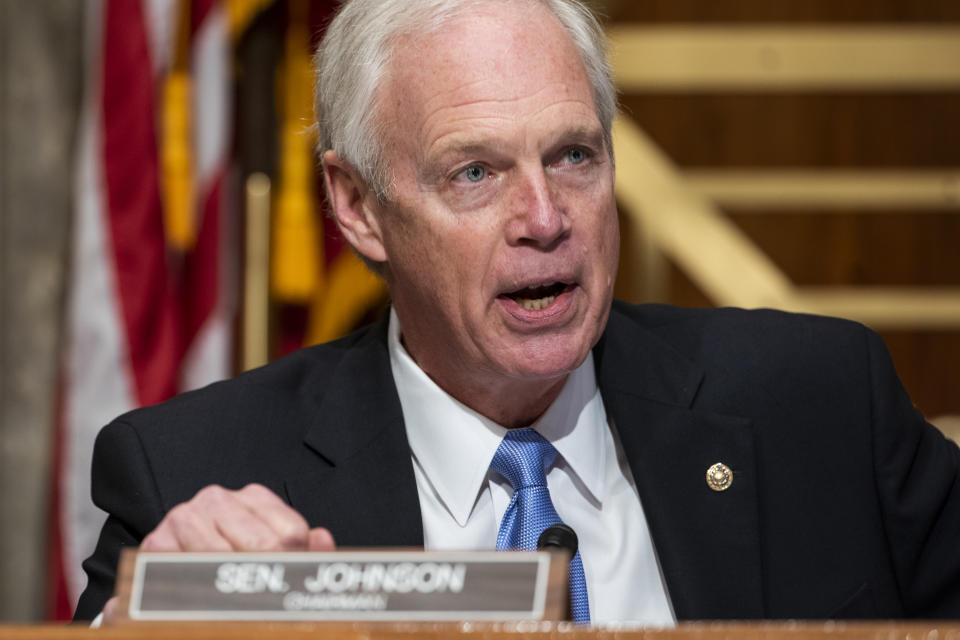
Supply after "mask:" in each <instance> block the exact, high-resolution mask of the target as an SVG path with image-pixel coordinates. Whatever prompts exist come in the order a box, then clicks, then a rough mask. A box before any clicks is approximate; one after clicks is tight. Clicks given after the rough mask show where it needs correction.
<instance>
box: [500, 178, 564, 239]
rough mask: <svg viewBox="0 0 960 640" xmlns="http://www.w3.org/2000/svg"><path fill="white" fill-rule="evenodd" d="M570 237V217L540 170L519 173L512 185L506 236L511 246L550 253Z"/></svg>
mask: <svg viewBox="0 0 960 640" xmlns="http://www.w3.org/2000/svg"><path fill="white" fill-rule="evenodd" d="M569 234H570V217H569V216H568V215H567V212H566V210H565V209H564V206H563V203H562V202H560V201H559V198H558V197H557V194H556V193H554V192H553V190H552V189H551V186H550V184H549V182H548V179H547V176H546V174H545V172H544V170H543V167H537V168H536V169H533V170H530V171H526V172H523V173H522V174H521V175H520V176H519V182H518V184H517V185H516V193H515V199H514V202H513V203H512V215H511V218H510V222H509V224H508V229H507V236H508V240H509V242H510V243H511V244H513V245H516V246H531V247H535V248H538V249H541V250H550V249H552V248H553V247H555V246H556V245H557V244H559V243H560V242H562V241H563V240H564V239H565V238H566V237H567V236H568V235H569Z"/></svg>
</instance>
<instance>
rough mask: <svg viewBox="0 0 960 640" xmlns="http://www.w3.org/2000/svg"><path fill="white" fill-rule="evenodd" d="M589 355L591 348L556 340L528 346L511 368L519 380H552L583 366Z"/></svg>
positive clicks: (567, 340) (568, 341)
mask: <svg viewBox="0 0 960 640" xmlns="http://www.w3.org/2000/svg"><path fill="white" fill-rule="evenodd" d="M538 342H539V341H538ZM551 342H552V343H556V342H560V344H550V343H551ZM588 353H590V346H588V345H585V344H583V343H581V344H579V345H578V346H573V345H571V343H570V340H569V339H566V340H564V339H562V338H560V339H555V340H551V341H549V342H548V344H542V343H539V344H533V345H529V344H528V345H525V348H524V349H522V350H521V353H520V357H519V358H518V359H517V360H516V361H515V362H514V366H512V367H510V368H511V369H512V370H513V371H514V372H515V374H516V377H518V378H524V379H528V380H551V379H556V378H560V377H562V376H565V375H567V374H568V373H570V372H571V371H573V370H575V369H576V368H577V367H579V366H580V365H581V364H583V361H584V360H585V359H586V358H587V354H588Z"/></svg>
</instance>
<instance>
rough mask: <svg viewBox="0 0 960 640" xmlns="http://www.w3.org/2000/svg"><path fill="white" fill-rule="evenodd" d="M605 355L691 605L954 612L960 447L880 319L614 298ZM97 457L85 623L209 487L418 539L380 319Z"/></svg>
mask: <svg viewBox="0 0 960 640" xmlns="http://www.w3.org/2000/svg"><path fill="white" fill-rule="evenodd" d="M594 354H595V358H596V364H597V375H598V381H599V385H600V389H601V392H602V394H603V398H604V403H605V406H606V410H607V414H608V416H609V418H610V419H611V421H612V423H613V424H614V425H615V427H616V429H617V431H618V432H619V435H620V439H621V441H622V443H623V447H624V449H625V451H626V453H627V455H628V457H629V460H630V468H631V471H632V472H633V476H634V479H635V480H636V484H637V487H638V489H639V492H640V498H641V501H642V503H643V508H644V512H645V513H646V516H647V519H648V521H649V525H650V531H651V533H652V535H653V540H654V544H655V546H656V549H657V553H658V555H659V559H660V562H661V565H662V569H663V574H664V577H665V579H666V583H667V588H668V590H669V593H670V598H671V600H672V602H673V606H674V610H675V612H676V615H677V617H678V618H679V619H704V618H728V619H729V618H788V617H789V618H827V617H854V618H855V617H888V618H900V617H910V616H914V617H928V618H930V617H960V450H958V449H957V447H956V446H955V445H953V444H952V443H950V442H949V441H947V440H946V439H945V438H944V437H943V436H942V435H941V434H940V433H939V432H938V431H936V430H935V429H933V428H932V427H930V426H929V425H927V424H926V423H925V422H924V421H923V419H922V417H921V415H920V414H919V413H918V412H917V411H916V410H915V409H914V407H913V406H912V404H911V402H910V400H909V398H908V397H907V395H906V394H905V393H904V391H903V389H902V388H901V386H900V383H899V381H898V380H897V377H896V374H895V372H894V370H893V367H892V365H891V362H890V360H889V356H888V355H887V352H886V349H885V348H884V346H883V344H882V342H881V340H880V339H879V338H878V337H877V336H876V335H875V334H873V333H872V332H870V331H868V330H866V329H864V328H863V327H861V326H860V325H857V324H854V323H850V322H846V321H841V320H833V319H826V318H817V317H809V316H797V315H788V314H783V313H779V312H772V311H756V312H745V311H740V310H732V309H727V310H690V309H676V308H670V307H665V306H643V307H633V306H629V305H625V304H622V303H615V304H614V308H613V311H612V313H611V316H610V320H609V322H608V326H607V328H606V331H605V333H604V336H603V338H602V339H601V341H600V342H599V343H598V345H597V346H596V348H595V350H594ZM718 461H719V462H724V463H725V464H727V465H728V466H729V467H730V468H731V469H732V470H733V483H732V485H731V486H730V488H729V489H728V490H726V491H724V492H715V491H712V490H711V489H710V488H709V487H708V486H707V483H706V481H705V473H706V470H707V468H708V467H709V466H711V465H712V464H713V463H715V462H718ZM93 469H94V477H93V498H94V502H95V503H96V504H97V505H98V506H100V507H101V508H103V509H104V510H106V511H107V512H108V513H109V514H110V516H109V519H108V520H107V522H106V524H105V526H104V528H103V532H102V535H101V538H100V541H99V544H98V546H97V549H96V552H95V553H94V554H93V555H92V556H91V557H90V558H89V559H88V560H87V561H86V562H85V563H84V568H85V569H86V571H87V573H88V575H89V585H88V587H87V590H86V591H85V593H84V594H83V597H82V598H81V600H80V606H79V608H78V610H77V617H78V619H87V618H90V617H92V616H94V615H96V614H97V612H98V611H100V609H101V608H102V606H103V604H104V602H105V601H106V599H107V598H108V597H109V596H110V594H111V592H112V589H113V582H114V575H115V566H116V561H117V556H118V553H119V549H120V548H121V547H122V546H125V545H136V544H138V542H139V541H140V540H141V539H142V538H143V537H144V536H145V535H146V534H147V533H148V532H149V531H151V530H152V529H153V528H154V527H155V526H156V525H157V523H158V522H159V521H160V520H161V518H163V516H164V514H165V513H166V512H167V511H168V510H169V509H170V508H171V507H173V506H174V505H176V504H178V503H180V502H183V501H185V500H188V499H189V498H191V497H192V496H193V495H194V494H195V493H196V492H197V491H198V490H199V489H200V488H202V487H204V486H205V485H208V484H211V483H217V484H221V485H223V486H226V487H230V488H239V487H241V486H243V485H245V484H247V483H250V482H259V483H262V484H264V485H266V486H268V487H270V488H271V489H273V490H274V491H275V492H276V493H277V494H279V495H280V496H282V497H283V498H284V499H285V500H287V501H289V503H290V504H291V505H292V506H293V507H294V508H296V509H297V510H298V511H299V512H300V513H302V514H303V515H304V516H305V517H306V519H307V520H308V521H309V522H310V524H311V526H319V525H324V526H326V527H328V528H329V529H330V530H331V531H332V532H333V534H334V536H335V537H336V539H337V541H338V543H339V544H341V545H345V546H366V545H390V546H395V545H422V543H423V532H422V525H421V516H420V509H419V502H418V498H417V488H416V484H415V481H414V476H413V469H412V464H411V459H410V452H409V445H408V444H407V440H406V433H405V429H404V423H403V416H402V414H401V410H400V403H399V399H398V397H397V392H396V389H395V387H394V384H393V380H392V377H391V373H390V366H389V356H388V352H387V344H386V322H382V323H381V324H380V325H379V326H376V327H373V328H371V329H369V330H365V331H361V332H359V333H356V334H354V335H352V336H350V337H348V338H345V339H343V340H340V341H337V342H334V343H330V344H326V345H321V346H317V347H313V348H309V349H305V350H302V351H300V352H298V353H296V354H294V355H292V356H290V357H288V358H285V359H283V360H280V361H278V362H276V363H274V364H271V365H268V366H266V367H263V368H261V369H259V370H256V371H253V372H250V373H247V374H244V375H241V376H239V377H238V378H235V379H233V380H231V381H227V382H223V383H218V384H214V385H212V386H210V387H207V388H206V389H203V390H200V391H197V392H193V393H188V394H184V395H182V396H179V397H177V398H175V399H173V400H171V401H169V402H167V403H164V404H162V405H159V406H156V407H152V408H148V409H142V410H137V411H134V412H131V413H129V414H127V415H125V416H122V417H120V418H118V419H117V420H116V421H114V422H113V423H111V424H110V425H108V426H107V427H105V428H104V430H103V431H102V432H101V434H100V435H99V437H98V439H97V444H96V450H95V452H94V462H93Z"/></svg>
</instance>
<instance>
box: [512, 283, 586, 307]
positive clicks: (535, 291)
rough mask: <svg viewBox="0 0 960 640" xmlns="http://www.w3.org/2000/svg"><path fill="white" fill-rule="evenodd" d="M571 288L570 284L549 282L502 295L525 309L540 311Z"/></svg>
mask: <svg viewBox="0 0 960 640" xmlns="http://www.w3.org/2000/svg"><path fill="white" fill-rule="evenodd" d="M572 288H573V285H572V284H567V283H565V282H551V283H549V284H543V285H539V286H536V287H525V288H523V289H518V290H517V291H513V292H511V293H505V294H503V295H504V296H505V297H507V298H510V299H511V300H513V301H514V302H516V303H517V304H518V305H520V306H521V307H523V308H524V309H526V310H527V311H540V310H541V309H545V308H546V307H549V306H550V305H551V304H552V303H553V301H554V300H556V299H557V296H559V295H560V294H562V293H563V292H565V291H567V290H569V289H572Z"/></svg>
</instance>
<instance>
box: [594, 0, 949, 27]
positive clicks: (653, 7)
mask: <svg viewBox="0 0 960 640" xmlns="http://www.w3.org/2000/svg"><path fill="white" fill-rule="evenodd" d="M598 4H605V5H606V7H605V9H604V11H605V13H606V15H607V16H608V17H609V18H610V19H612V20H614V21H621V22H665V21H672V22H695V23H703V22H733V23H744V22H824V21H832V22H841V23H848V22H858V23H859V22H905V23H917V22H932V21H933V22H936V21H944V20H948V21H960V3H957V2H956V1H955V0H843V1H841V2H838V1H837V0H802V1H801V2H798V1H796V0H780V1H779V2H770V0H722V1H721V2H716V1H711V0H642V2H637V1H635V0H619V1H616V0H608V1H607V2H605V3H598Z"/></svg>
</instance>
